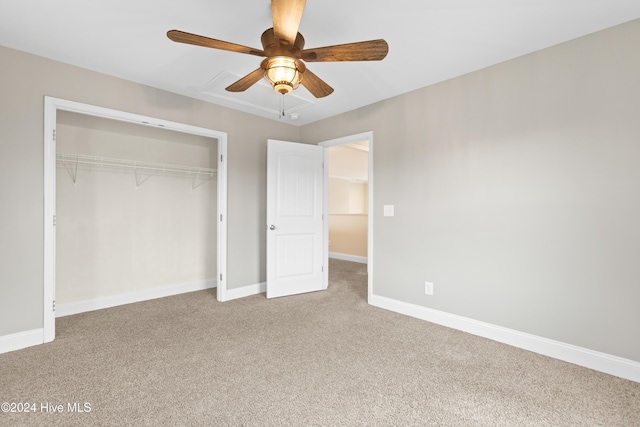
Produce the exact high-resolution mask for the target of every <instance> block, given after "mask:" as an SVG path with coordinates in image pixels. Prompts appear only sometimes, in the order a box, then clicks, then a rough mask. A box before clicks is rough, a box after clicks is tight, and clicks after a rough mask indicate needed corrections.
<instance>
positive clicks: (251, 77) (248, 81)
mask: <svg viewBox="0 0 640 427" xmlns="http://www.w3.org/2000/svg"><path fill="white" fill-rule="evenodd" d="M262 77H264V70H263V69H262V68H258V69H257V70H255V71H252V72H251V73H249V74H247V75H246V76H244V77H243V78H241V79H240V80H238V81H237V82H235V83H233V84H231V85H230V86H228V87H227V88H226V90H228V91H229V92H244V91H245V90H247V89H249V88H250V87H251V86H253V85H254V84H256V83H258V81H259V80H260V79H261V78H262Z"/></svg>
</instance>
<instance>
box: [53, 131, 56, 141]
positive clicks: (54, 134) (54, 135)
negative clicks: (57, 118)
mask: <svg viewBox="0 0 640 427" xmlns="http://www.w3.org/2000/svg"><path fill="white" fill-rule="evenodd" d="M53 140H54V141H55V140H56V130H55V129H54V130H53Z"/></svg>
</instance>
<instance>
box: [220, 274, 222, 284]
mask: <svg viewBox="0 0 640 427" xmlns="http://www.w3.org/2000/svg"><path fill="white" fill-rule="evenodd" d="M220 281H221V282H222V273H220Z"/></svg>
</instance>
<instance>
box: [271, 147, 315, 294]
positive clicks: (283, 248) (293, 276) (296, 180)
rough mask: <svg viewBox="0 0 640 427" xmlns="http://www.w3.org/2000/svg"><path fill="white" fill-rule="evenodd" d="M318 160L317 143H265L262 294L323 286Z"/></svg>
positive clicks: (309, 289) (292, 292) (295, 291)
mask: <svg viewBox="0 0 640 427" xmlns="http://www.w3.org/2000/svg"><path fill="white" fill-rule="evenodd" d="M323 159H324V149H323V148H322V147H319V146H317V145H308V144H298V143H294V142H284V141H275V140H268V142H267V298H273V297H279V296H285V295H294V294H299V293H303V292H312V291H319V290H322V289H325V286H324V280H323V277H324V275H323V265H322V264H323V262H322V261H323V249H324V242H323V236H324V233H323V219H322V216H323V215H322V214H323V201H324V194H323V185H324V174H323V166H322V164H323Z"/></svg>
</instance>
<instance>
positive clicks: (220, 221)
mask: <svg viewBox="0 0 640 427" xmlns="http://www.w3.org/2000/svg"><path fill="white" fill-rule="evenodd" d="M220 222H222V214H220Z"/></svg>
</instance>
